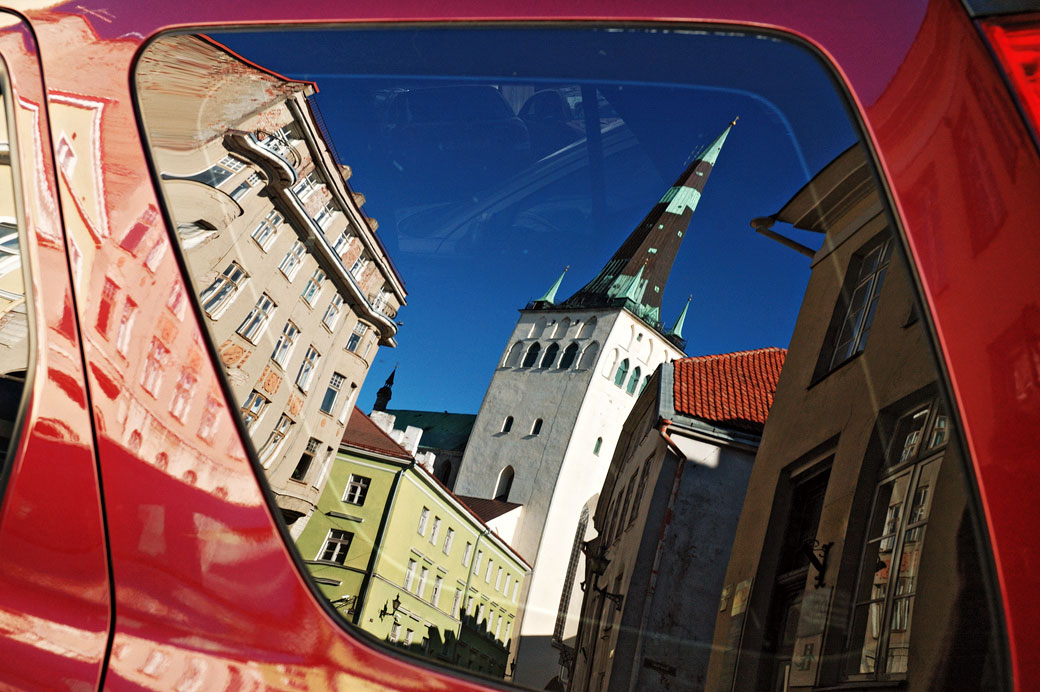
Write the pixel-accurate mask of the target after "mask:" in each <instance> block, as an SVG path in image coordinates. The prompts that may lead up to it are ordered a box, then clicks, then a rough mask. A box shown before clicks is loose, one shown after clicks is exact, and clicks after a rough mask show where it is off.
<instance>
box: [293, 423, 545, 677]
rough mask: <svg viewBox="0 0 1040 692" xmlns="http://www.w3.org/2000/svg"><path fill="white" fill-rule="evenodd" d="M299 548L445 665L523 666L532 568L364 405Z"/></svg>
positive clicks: (392, 634)
mask: <svg viewBox="0 0 1040 692" xmlns="http://www.w3.org/2000/svg"><path fill="white" fill-rule="evenodd" d="M297 547H298V548H299V550H300V553H301V555H302V556H303V558H304V561H305V562H306V564H307V565H308V567H309V569H310V572H311V574H312V576H313V577H314V579H315V580H316V581H317V582H318V584H319V585H320V587H321V589H322V591H323V593H324V594H325V596H326V597H327V598H328V599H329V600H330V602H331V603H332V604H333V607H334V608H336V610H337V611H338V612H340V613H341V614H342V615H343V616H344V617H345V618H346V619H347V620H349V621H351V622H353V623H354V624H356V625H357V626H359V627H360V628H361V629H363V630H365V631H367V632H369V633H371V634H372V635H374V636H375V637H377V638H379V639H383V640H385V641H387V642H390V643H392V644H395V645H398V646H401V647H405V648H408V649H410V650H412V651H414V652H415V653H417V654H420V655H424V656H428V657H430V658H434V659H437V660H439V661H442V662H446V663H451V664H455V665H458V666H461V667H463V668H468V669H471V670H475V671H478V672H482V673H485V674H488V675H492V676H495V677H500V678H504V677H508V676H509V674H510V673H511V662H510V661H509V652H510V640H511V638H512V637H513V635H514V633H515V631H516V628H517V626H518V624H519V623H518V622H517V621H516V619H517V612H518V610H519V595H520V593H521V592H522V589H523V581H524V579H525V578H526V576H527V573H528V571H529V569H530V566H529V565H528V564H527V563H526V562H525V561H524V560H523V558H522V557H521V556H520V555H519V554H518V553H516V551H514V550H513V549H512V548H510V547H509V545H507V544H506V543H505V542H504V541H503V540H502V539H501V538H499V537H498V536H497V535H496V534H495V533H494V532H493V531H492V530H491V529H490V528H488V526H487V525H486V524H485V523H484V522H483V521H481V519H480V518H479V517H478V516H477V515H476V514H475V513H474V512H473V511H472V510H470V509H469V508H468V507H467V506H466V505H465V504H464V503H463V502H462V501H461V500H460V499H459V498H458V497H456V496H455V495H453V494H452V493H451V491H449V490H448V489H447V488H446V487H445V486H444V485H443V484H442V483H440V482H439V481H438V480H437V479H436V478H434V477H433V475H432V474H431V473H430V472H429V471H427V469H426V468H424V467H423V465H421V464H420V463H419V462H417V461H416V459H415V458H414V457H413V456H412V455H411V454H409V453H408V451H406V450H405V449H404V448H402V447H401V446H400V445H398V444H397V443H396V442H395V441H394V440H393V439H391V438H390V437H389V436H388V435H387V434H386V433H385V432H383V431H382V430H381V429H380V428H379V427H378V426H376V424H375V423H373V422H372V420H371V419H369V418H368V416H366V415H365V414H364V413H362V412H361V411H360V410H358V409H355V410H354V413H353V415H352V416H351V419H350V422H349V423H348V425H347V428H346V433H345V434H344V437H343V441H342V442H341V444H340V448H339V453H338V454H337V455H336V458H335V459H334V460H333V462H332V467H331V469H330V470H329V477H328V481H327V482H326V484H325V488H324V490H323V492H322V495H321V498H320V500H319V502H318V511H317V512H315V513H314V515H313V516H312V518H311V520H310V521H309V522H308V524H307V526H306V528H305V529H304V531H303V532H302V533H301V535H300V537H299V539H298V540H297Z"/></svg>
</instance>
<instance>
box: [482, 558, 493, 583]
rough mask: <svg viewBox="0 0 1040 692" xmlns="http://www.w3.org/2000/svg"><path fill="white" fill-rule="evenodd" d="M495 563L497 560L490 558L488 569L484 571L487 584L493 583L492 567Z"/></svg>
mask: <svg viewBox="0 0 1040 692" xmlns="http://www.w3.org/2000/svg"><path fill="white" fill-rule="evenodd" d="M494 564H495V561H494V560H492V559H491V558H488V563H487V570H485V572H484V583H485V584H490V583H491V569H492V565H494Z"/></svg>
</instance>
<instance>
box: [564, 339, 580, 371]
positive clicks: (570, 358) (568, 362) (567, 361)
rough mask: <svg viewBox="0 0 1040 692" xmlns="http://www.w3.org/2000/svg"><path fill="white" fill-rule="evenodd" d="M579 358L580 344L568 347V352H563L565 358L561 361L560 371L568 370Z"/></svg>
mask: <svg viewBox="0 0 1040 692" xmlns="http://www.w3.org/2000/svg"><path fill="white" fill-rule="evenodd" d="M577 357H578V344H577V343H572V344H571V345H570V346H568V347H567V350H565V351H564V352H563V358H561V359H560V369H561V370H566V369H567V368H569V367H570V366H572V365H574V360H575V359H576V358H577Z"/></svg>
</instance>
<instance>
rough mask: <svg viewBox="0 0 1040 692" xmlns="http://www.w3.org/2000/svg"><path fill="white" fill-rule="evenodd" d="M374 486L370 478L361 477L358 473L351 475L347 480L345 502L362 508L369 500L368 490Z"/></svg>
mask: <svg viewBox="0 0 1040 692" xmlns="http://www.w3.org/2000/svg"><path fill="white" fill-rule="evenodd" d="M371 485H372V479H371V478H369V477H368V476H360V475H358V474H356V473H352V474H350V478H349V479H348V480H347V489H346V490H345V491H344V492H343V501H344V502H346V503H347V504H350V505H357V506H358V507H361V506H363V505H364V504H365V500H366V499H367V498H368V489H369V488H370V487H371Z"/></svg>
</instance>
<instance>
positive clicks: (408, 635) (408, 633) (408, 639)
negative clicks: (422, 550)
mask: <svg viewBox="0 0 1040 692" xmlns="http://www.w3.org/2000/svg"><path fill="white" fill-rule="evenodd" d="M423 571H426V570H425V569H424V570H423ZM414 637H415V632H413V631H412V630H410V629H406V630H405V631H404V645H405V646H411V645H412V639H413V638H414Z"/></svg>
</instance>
